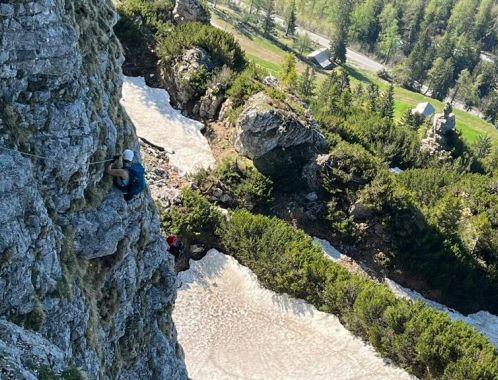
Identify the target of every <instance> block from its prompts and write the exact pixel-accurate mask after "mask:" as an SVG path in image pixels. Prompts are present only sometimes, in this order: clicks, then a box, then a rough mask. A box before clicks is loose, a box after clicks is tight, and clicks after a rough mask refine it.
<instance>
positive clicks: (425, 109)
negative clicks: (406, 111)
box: [412, 102, 436, 117]
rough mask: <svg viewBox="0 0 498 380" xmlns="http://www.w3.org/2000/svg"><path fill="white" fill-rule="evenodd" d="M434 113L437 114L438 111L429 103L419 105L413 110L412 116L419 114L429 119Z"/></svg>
mask: <svg viewBox="0 0 498 380" xmlns="http://www.w3.org/2000/svg"><path fill="white" fill-rule="evenodd" d="M434 112H436V110H435V109H434V107H433V106H432V104H431V103H429V102H425V103H419V104H417V106H416V107H415V108H413V109H412V114H419V115H423V116H424V117H429V116H431V115H432V114H433V113H434Z"/></svg>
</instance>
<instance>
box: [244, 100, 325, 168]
mask: <svg viewBox="0 0 498 380" xmlns="http://www.w3.org/2000/svg"><path fill="white" fill-rule="evenodd" d="M324 144H325V141H324V138H323V136H322V135H321V134H320V133H319V131H318V127H317V124H316V122H315V120H313V118H312V117H311V116H310V115H309V114H307V113H305V114H303V115H298V114H297V113H296V112H295V111H294V110H293V109H292V108H291V107H290V106H289V105H288V104H286V103H283V102H279V101H275V100H273V99H271V98H270V97H269V96H268V95H267V94H265V93H264V92H259V93H257V94H255V95H253V96H252V97H251V98H250V99H249V100H248V102H247V103H246V105H245V106H244V110H243V111H242V113H241V114H240V115H239V117H238V119H237V122H236V135H235V148H236V149H237V151H238V152H239V153H241V154H243V155H245V156H247V157H249V158H251V159H256V158H259V157H261V156H263V155H265V154H266V153H268V152H270V151H272V150H274V149H275V148H283V149H286V148H291V147H294V146H299V145H309V146H316V147H317V148H319V147H320V146H323V145H324Z"/></svg>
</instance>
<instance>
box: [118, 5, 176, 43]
mask: <svg viewBox="0 0 498 380" xmlns="http://www.w3.org/2000/svg"><path fill="white" fill-rule="evenodd" d="M174 6H175V3H174V1H170V0H120V1H117V3H116V8H117V11H118V13H119V16H120V19H119V21H118V22H117V24H116V26H115V27H114V30H115V32H116V35H117V36H118V38H119V40H120V41H121V43H122V44H123V45H124V47H125V48H131V49H138V51H139V50H141V49H144V48H147V47H148V48H153V47H154V45H155V44H156V37H158V36H160V35H163V34H167V32H168V31H169V30H171V29H172V28H173V26H172V24H171V22H170V20H171V17H172V11H173V8H174Z"/></svg>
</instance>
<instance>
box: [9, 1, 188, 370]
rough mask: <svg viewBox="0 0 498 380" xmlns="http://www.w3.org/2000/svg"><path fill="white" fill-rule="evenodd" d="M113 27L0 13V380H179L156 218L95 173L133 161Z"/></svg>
mask: <svg viewBox="0 0 498 380" xmlns="http://www.w3.org/2000/svg"><path fill="white" fill-rule="evenodd" d="M115 21H116V16H115V12H114V10H113V8H112V4H111V1H110V0H78V1H72V0H37V1H25V0H7V1H5V0H3V1H2V2H1V3H0V173H2V174H1V176H0V225H1V228H0V378H2V379H3V378H13V379H25V378H28V379H29V378H33V379H34V378H38V377H39V376H40V372H43V371H46V372H49V373H52V372H53V373H58V374H59V373H61V372H62V371H64V370H66V371H67V370H72V369H74V368H79V369H80V371H81V372H84V373H86V375H87V376H88V378H90V379H97V378H102V379H111V378H112V379H116V378H117V379H185V378H187V376H186V369H185V365H184V362H183V354H182V351H181V348H180V347H179V346H178V344H177V342H176V331H175V328H174V325H173V323H172V320H171V309H172V305H173V302H174V298H175V295H176V286H175V280H176V279H175V276H174V274H173V272H172V262H171V259H170V256H169V255H168V254H167V252H166V243H165V242H164V240H163V239H162V237H161V235H160V230H159V221H158V215H157V211H156V209H155V206H154V204H153V202H152V200H151V198H150V196H149V195H148V194H144V195H141V196H139V197H137V198H136V199H134V200H133V201H132V202H130V203H126V202H125V201H124V200H123V197H122V194H121V193H120V192H119V191H118V190H116V189H114V188H112V183H111V181H110V179H109V178H106V176H105V175H104V164H97V165H90V163H91V162H95V161H100V160H103V159H105V158H107V157H110V156H112V155H114V154H115V153H116V152H120V151H121V150H122V149H123V147H125V146H126V147H132V148H135V149H138V144H137V141H136V138H135V134H134V130H133V126H132V125H131V123H130V122H129V121H128V119H127V117H126V115H125V114H124V113H123V111H122V110H121V108H120V106H119V97H120V91H121V68H120V67H121V63H122V54H121V49H120V46H119V44H118V42H117V40H116V37H115V36H114V34H113V31H112V26H113V24H114V22H115ZM5 148H9V149H12V150H6V149H5ZM16 151H17V152H16ZM18 151H23V152H28V153H31V154H35V155H39V156H43V157H46V158H47V159H39V158H34V157H29V156H26V155H21V154H19V153H18Z"/></svg>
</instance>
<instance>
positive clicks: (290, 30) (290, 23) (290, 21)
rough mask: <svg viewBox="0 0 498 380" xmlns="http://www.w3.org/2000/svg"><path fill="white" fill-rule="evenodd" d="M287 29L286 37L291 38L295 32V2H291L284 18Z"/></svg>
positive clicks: (293, 0)
mask: <svg viewBox="0 0 498 380" xmlns="http://www.w3.org/2000/svg"><path fill="white" fill-rule="evenodd" d="M285 21H286V23H287V29H286V31H285V35H286V36H293V35H294V33H295V32H296V21H297V20H296V1H295V0H292V2H291V5H290V8H289V11H288V13H287V17H286V20H285Z"/></svg>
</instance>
